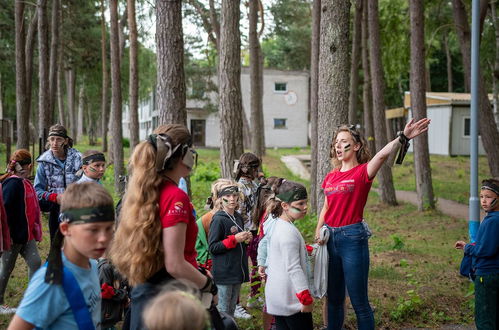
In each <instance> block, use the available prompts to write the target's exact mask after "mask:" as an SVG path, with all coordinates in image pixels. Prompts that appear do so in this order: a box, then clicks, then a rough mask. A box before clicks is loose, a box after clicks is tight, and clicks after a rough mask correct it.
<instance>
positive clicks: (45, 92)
mask: <svg viewBox="0 0 499 330" xmlns="http://www.w3.org/2000/svg"><path fill="white" fill-rule="evenodd" d="M37 9H38V134H39V136H40V137H44V131H45V130H48V128H49V126H50V89H49V88H47V87H48V86H50V83H49V40H48V19H47V0H38V4H37Z"/></svg>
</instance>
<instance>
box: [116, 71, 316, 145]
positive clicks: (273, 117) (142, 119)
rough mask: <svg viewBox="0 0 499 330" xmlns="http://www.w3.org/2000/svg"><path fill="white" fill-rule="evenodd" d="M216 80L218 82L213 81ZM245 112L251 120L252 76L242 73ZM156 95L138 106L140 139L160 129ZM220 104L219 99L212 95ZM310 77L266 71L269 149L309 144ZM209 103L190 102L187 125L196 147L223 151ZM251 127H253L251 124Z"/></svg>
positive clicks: (126, 133)
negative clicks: (208, 108) (207, 104)
mask: <svg viewBox="0 0 499 330" xmlns="http://www.w3.org/2000/svg"><path fill="white" fill-rule="evenodd" d="M214 79H216V78H214ZM241 90H242V99H243V109H244V112H245V114H246V118H248V120H249V118H250V111H251V109H250V96H251V93H250V72H249V69H248V68H242V70H241ZM154 97H155V95H154V93H153V95H152V96H151V97H150V98H149V99H147V100H145V101H143V102H141V103H140V104H139V123H140V139H145V138H146V136H147V135H149V134H151V133H152V131H153V130H154V128H155V127H156V126H157V125H158V112H157V110H156V109H155V108H154V107H155V102H154ZM210 99H211V100H212V103H213V104H217V95H216V93H213V94H212V95H210ZM308 103H309V73H308V72H305V71H282V70H271V69H265V70H264V72H263V115H264V125H265V144H266V147H268V148H269V147H305V146H307V144H308V123H309V119H308ZM205 105H206V102H202V101H196V100H190V99H188V100H187V125H188V128H189V129H190V131H191V134H192V137H193V142H194V144H195V145H196V146H205V147H213V148H218V147H220V119H219V115H218V111H210V110H206V109H205V108H206V107H205ZM128 125H129V119H128V109H125V112H124V114H123V135H124V136H125V137H129V136H130V131H129V128H128ZM250 127H251V123H250Z"/></svg>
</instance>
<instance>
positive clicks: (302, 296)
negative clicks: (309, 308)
mask: <svg viewBox="0 0 499 330" xmlns="http://www.w3.org/2000/svg"><path fill="white" fill-rule="evenodd" d="M296 297H297V298H298V300H299V301H300V303H301V304H302V305H310V304H311V303H313V302H314V298H312V296H311V295H310V291H308V290H303V291H302V292H299V293H297V294H296Z"/></svg>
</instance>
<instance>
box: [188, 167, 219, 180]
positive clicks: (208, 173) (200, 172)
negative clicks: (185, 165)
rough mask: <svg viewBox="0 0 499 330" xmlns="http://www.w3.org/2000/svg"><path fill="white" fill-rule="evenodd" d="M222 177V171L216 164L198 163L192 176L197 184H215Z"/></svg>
mask: <svg viewBox="0 0 499 330" xmlns="http://www.w3.org/2000/svg"><path fill="white" fill-rule="evenodd" d="M219 177H220V170H219V168H218V166H217V164H216V163H214V162H209V163H198V166H197V167H196V170H195V171H194V174H193V175H192V176H191V178H192V180H193V181H196V182H200V181H202V182H210V183H211V182H213V181H215V180H216V179H218V178H219Z"/></svg>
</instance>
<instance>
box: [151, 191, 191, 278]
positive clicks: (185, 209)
mask: <svg viewBox="0 0 499 330" xmlns="http://www.w3.org/2000/svg"><path fill="white" fill-rule="evenodd" d="M159 216H160V219H161V225H162V227H163V228H168V227H173V226H175V225H176V224H178V223H180V222H184V223H186V224H187V230H186V233H185V247H184V257H185V260H187V261H188V262H189V263H190V264H192V265H193V266H194V267H196V268H197V266H198V264H197V261H196V256H197V252H196V237H197V235H198V226H197V225H196V219H195V218H194V214H193V207H192V204H191V201H190V200H189V196H187V194H186V193H185V192H184V191H183V190H182V189H180V188H179V187H177V185H176V184H174V183H173V182H171V181H166V182H165V183H164V184H163V186H162V187H161V188H160V193H159Z"/></svg>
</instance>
